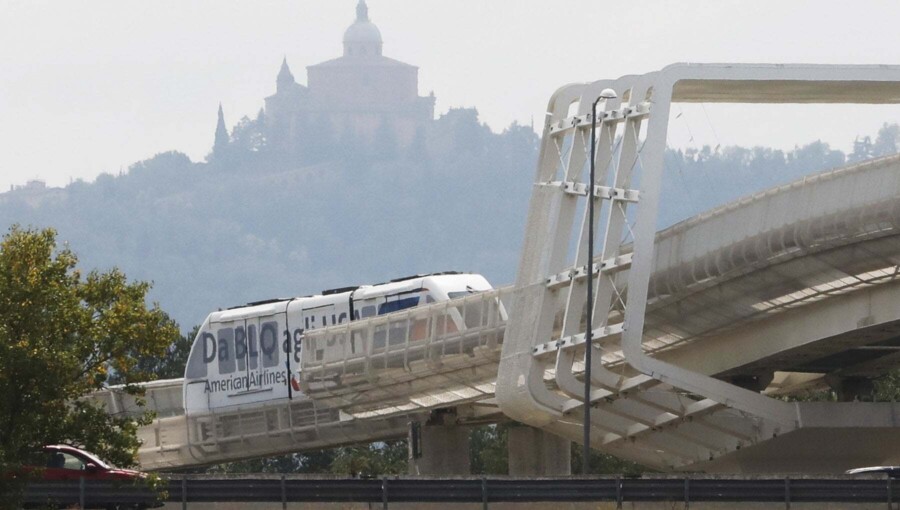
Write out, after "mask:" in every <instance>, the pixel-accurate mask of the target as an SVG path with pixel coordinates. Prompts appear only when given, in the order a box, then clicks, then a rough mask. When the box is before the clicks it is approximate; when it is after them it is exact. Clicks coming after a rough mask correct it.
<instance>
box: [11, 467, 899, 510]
mask: <svg viewBox="0 0 900 510" xmlns="http://www.w3.org/2000/svg"><path fill="white" fill-rule="evenodd" d="M895 485H896V484H895V483H894V480H891V479H890V478H609V477H605V478H598V477H578V478H505V477H504V478H473V477H467V478H440V479H439V478H381V479H355V478H354V479H348V478H309V477H303V478H299V477H296V476H280V477H279V476H277V475H276V476H271V475H251V476H243V477H240V478H238V477H211V476H208V475H187V476H181V477H171V478H168V479H167V480H165V481H164V483H163V488H164V489H165V490H167V492H168V494H167V496H166V497H165V498H164V499H163V500H162V501H167V502H170V503H182V506H183V508H187V507H188V503H211V502H269V503H279V502H280V503H282V506H283V508H286V505H287V504H288V503H293V502H307V503H312V502H318V503H328V502H333V503H348V502H359V503H376V504H377V503H381V504H382V507H383V508H388V505H389V503H482V504H483V507H484V508H488V505H489V504H490V503H492V502H497V503H499V502H540V501H558V502H592V501H610V502H612V501H615V502H618V503H619V504H622V503H625V502H653V501H670V502H682V501H683V502H684V503H686V504H689V503H691V502H771V503H780V502H783V503H784V504H785V506H786V507H787V508H789V507H790V504H791V503H792V502H793V503H809V502H837V503H885V504H886V505H887V508H888V509H891V508H894V505H893V503H894V494H893V493H894V490H896V488H897V487H895ZM48 501H56V502H59V503H63V504H69V505H72V504H75V505H80V506H81V507H82V508H90V507H92V506H101V507H102V506H109V505H114V504H119V505H148V504H151V505H152V504H153V503H155V502H156V503H157V504H162V501H158V502H157V500H156V498H155V497H153V495H152V492H151V491H150V489H147V488H145V487H138V486H133V485H129V484H122V483H118V484H117V483H115V482H95V481H91V482H84V481H71V482H35V483H33V484H31V485H29V487H28V490H27V494H26V502H27V503H29V504H44V503H47V502H48Z"/></svg>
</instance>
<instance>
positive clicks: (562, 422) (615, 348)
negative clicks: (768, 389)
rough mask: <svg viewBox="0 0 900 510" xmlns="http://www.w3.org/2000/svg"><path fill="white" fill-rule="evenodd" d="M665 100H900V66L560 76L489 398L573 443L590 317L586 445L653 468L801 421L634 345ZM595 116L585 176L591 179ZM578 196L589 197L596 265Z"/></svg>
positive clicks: (647, 271) (798, 414) (690, 460)
mask: <svg viewBox="0 0 900 510" xmlns="http://www.w3.org/2000/svg"><path fill="white" fill-rule="evenodd" d="M607 88H610V89H612V90H614V91H615V92H616V93H617V95H618V99H607V100H605V101H601V102H600V103H599V105H602V107H603V110H602V111H598V112H597V116H596V119H595V118H593V117H592V115H591V105H592V104H593V103H594V102H595V101H597V99H598V97H599V95H600V93H601V91H603V90H604V89H607ZM672 102H735V103H897V102H900V67H875V66H802V65H794V66H773V65H691V64H676V65H673V66H669V67H667V68H665V69H663V70H661V71H658V72H654V73H649V74H646V75H641V76H626V77H623V78H620V79H618V80H602V81H597V82H594V83H590V84H584V85H580V84H576V85H568V86H565V87H562V88H561V89H559V90H558V91H557V92H556V93H555V94H554V95H553V96H552V97H551V99H550V102H549V105H548V108H547V112H548V113H547V119H546V122H545V126H544V133H543V138H542V144H541V152H540V157H539V161H538V168H537V173H536V176H535V187H534V189H533V192H532V198H531V202H530V206H529V213H528V220H527V226H526V235H525V242H524V246H523V252H522V257H521V259H520V264H519V269H518V273H517V279H516V287H515V290H514V296H513V297H514V299H513V305H512V308H511V309H510V310H509V322H508V325H507V330H506V334H505V340H504V343H503V347H502V356H501V361H500V367H499V372H498V376H497V400H498V402H499V405H500V407H501V409H502V410H503V412H504V413H505V414H507V415H509V416H510V417H512V418H513V419H515V420H518V421H521V422H524V423H527V424H529V425H531V426H535V427H541V428H544V429H546V430H548V431H550V432H552V433H554V434H558V435H561V436H563V437H567V438H569V439H572V440H574V441H581V439H582V438H581V434H580V428H579V426H577V425H578V420H579V419H580V418H581V417H583V415H584V413H583V408H584V405H585V402H584V393H583V390H582V389H583V388H584V366H585V357H586V356H585V352H586V348H587V347H586V342H585V338H586V336H587V335H586V331H585V329H586V328H585V324H586V323H587V322H588V321H587V315H586V314H587V313H591V314H592V322H593V324H594V326H593V328H594V331H593V334H592V345H591V347H590V348H591V349H594V351H593V355H592V356H591V385H592V387H593V390H592V391H591V398H590V400H591V401H590V405H591V406H592V408H593V409H594V410H595V411H594V412H592V413H590V415H591V422H592V426H593V429H594V433H593V434H592V436H591V443H592V446H594V447H597V448H601V449H604V448H605V449H607V450H609V451H614V452H615V453H616V454H617V455H622V456H625V457H629V458H632V459H634V460H637V461H639V462H643V463H645V464H651V465H653V466H655V467H657V468H662V469H676V468H679V467H683V466H687V465H696V464H697V463H701V462H705V461H709V460H712V459H715V458H717V457H720V456H722V455H726V454H728V453H729V452H734V451H736V450H737V449H739V448H742V447H746V446H748V445H753V444H758V443H760V442H764V441H766V440H768V439H771V438H773V437H775V436H778V435H781V434H785V433H788V432H790V431H792V430H795V429H798V428H800V427H802V426H803V425H804V424H803V416H802V415H803V412H802V409H801V406H798V405H797V404H793V403H787V402H783V401H781V400H775V399H772V398H769V397H767V396H764V395H762V394H760V393H758V392H754V391H750V390H747V389H743V388H740V387H738V386H735V385H733V384H730V383H728V382H726V381H722V380H719V379H715V378H713V377H710V376H708V375H705V374H703V373H699V372H696V371H692V370H689V369H686V368H683V367H681V366H678V365H675V364H672V363H669V362H665V361H663V360H662V359H660V358H657V357H654V356H653V355H651V354H648V352H647V347H646V346H645V345H643V333H644V316H645V314H646V309H647V297H648V284H649V279H650V275H651V272H652V270H653V248H654V238H655V234H656V215H657V205H658V201H659V195H660V192H661V189H660V187H661V174H662V169H663V156H664V151H665V148H666V134H667V128H668V122H669V109H670V105H671V103H672ZM592 125H596V131H597V134H598V136H597V146H596V147H594V149H595V151H594V153H595V161H594V163H595V165H596V169H597V172H596V180H595V181H594V182H587V181H588V180H589V179H588V178H587V175H588V172H587V168H588V166H589V156H590V154H591V147H590V137H589V135H590V130H591V127H592ZM587 200H593V201H594V204H595V207H593V209H594V211H595V213H594V217H593V224H594V225H595V228H597V230H596V231H595V232H594V233H593V234H594V237H595V239H598V240H599V243H598V245H597V246H596V247H595V248H596V249H597V250H596V253H597V254H598V255H597V256H595V258H594V260H588V255H587V253H588V246H587V242H588V241H587V240H588V238H589V235H590V234H591V233H590V232H589V231H588V225H589V224H590V223H591V221H589V218H588V217H587V214H588V213H587V211H588V210H589V208H588V207H587V206H586V204H587ZM579 216H580V217H579ZM576 221H579V224H578V226H576ZM570 248H574V252H571V250H570ZM588 278H592V279H594V280H595V282H596V283H595V285H593V288H594V289H595V290H594V296H593V303H594V306H593V310H586V307H585V303H586V301H587V299H586V288H587V281H588Z"/></svg>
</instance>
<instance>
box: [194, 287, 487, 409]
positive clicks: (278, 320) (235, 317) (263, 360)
mask: <svg viewBox="0 0 900 510" xmlns="http://www.w3.org/2000/svg"><path fill="white" fill-rule="evenodd" d="M491 288H492V287H491V285H490V284H489V283H488V281H487V280H486V279H485V278H484V277H483V276H481V275H478V274H468V273H455V272H448V273H436V274H430V275H416V276H411V277H406V278H398V279H396V280H391V281H390V282H388V283H383V284H378V285H365V286H361V287H347V288H341V289H333V290H328V291H324V292H323V293H322V294H321V295H316V296H306V297H297V298H291V299H274V300H270V301H264V302H257V303H250V304H248V305H246V306H240V307H235V308H230V309H228V310H222V311H218V312H213V313H211V314H210V315H209V316H208V317H207V318H206V321H205V322H204V323H203V326H202V327H201V328H200V331H199V332H198V333H197V337H196V338H195V339H194V344H193V346H192V347H191V353H190V355H189V357H188V362H187V366H186V367H185V374H184V407H185V413H186V414H188V415H198V414H206V413H209V412H214V411H218V410H226V409H228V408H238V407H240V406H247V405H256V404H258V403H259V402H264V401H269V400H274V399H287V398H291V399H293V398H305V397H304V395H303V394H302V393H301V392H300V386H299V384H298V382H297V381H298V380H299V377H298V371H299V369H300V359H301V357H300V354H301V347H302V343H303V342H302V340H303V334H304V332H305V331H309V330H313V329H317V328H323V327H326V326H333V325H337V324H343V323H346V322H347V321H356V320H365V319H367V318H371V317H376V316H379V315H384V314H387V313H391V312H396V311H399V310H404V309H407V308H412V307H415V306H420V305H425V304H429V303H435V302H439V301H447V300H450V299H454V298H458V297H463V296H466V295H469V294H472V293H477V292H483V291H487V290H491ZM461 327H464V325H461Z"/></svg>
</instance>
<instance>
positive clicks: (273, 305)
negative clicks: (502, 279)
mask: <svg viewBox="0 0 900 510" xmlns="http://www.w3.org/2000/svg"><path fill="white" fill-rule="evenodd" d="M466 275H475V273H466V272H461V271H442V272H438V273H427V274H415V275H410V276H403V277H400V278H394V279H393V280H390V281H388V282H383V283H376V284H374V285H358V286H348V287H338V288H334V289H326V290H323V291H322V293H321V294H315V295H311V296H298V297H293V298H272V299H263V300H260V301H252V302H250V303H247V304H245V305H238V306H232V307H230V308H227V309H226V310H219V311H218V312H214V313H213V314H212V315H210V320H212V321H216V322H218V321H228V320H236V319H241V318H243V317H245V316H246V317H250V316H254V317H255V316H259V315H269V314H273V313H280V312H283V311H285V307H286V306H287V304H288V303H289V302H291V301H305V300H309V299H316V298H331V299H327V300H324V301H323V303H322V304H328V303H330V302H337V301H339V300H340V299H342V298H343V295H344V294H349V293H351V292H353V293H354V294H355V295H358V296H359V298H360V299H366V298H369V297H373V296H379V295H383V294H387V293H396V292H402V291H405V290H414V289H416V288H419V287H421V282H420V281H417V280H422V279H425V278H429V277H434V276H466ZM301 305H302V303H301Z"/></svg>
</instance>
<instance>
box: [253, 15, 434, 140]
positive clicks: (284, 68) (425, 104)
mask: <svg viewBox="0 0 900 510" xmlns="http://www.w3.org/2000/svg"><path fill="white" fill-rule="evenodd" d="M343 43H344V54H343V56H341V57H338V58H335V59H332V60H328V61H326V62H322V63H320V64H315V65H311V66H308V67H307V68H306V72H307V85H305V86H304V85H301V84H299V83H297V82H296V80H295V79H294V75H293V73H291V70H290V67H288V63H287V58H285V59H284V61H282V63H281V69H280V71H279V72H278V77H277V78H276V80H275V84H276V89H275V94H274V95H271V96H269V97H267V98H266V99H265V115H264V122H265V126H264V129H265V134H266V140H267V145H268V147H269V148H270V149H274V150H276V151H279V152H287V153H293V152H295V151H303V150H304V148H305V147H310V146H311V144H315V145H318V146H320V145H323V144H325V145H328V144H336V143H341V142H343V141H352V142H353V143H356V144H359V143H365V144H387V143H389V144H392V145H394V146H395V147H397V148H404V147H408V146H409V145H410V144H412V143H413V140H414V138H415V136H416V133H417V132H418V131H420V130H423V129H427V128H428V127H429V126H430V125H431V123H432V122H433V120H434V101H435V98H434V94H431V95H429V96H425V97H422V96H419V77H418V72H419V69H418V67H416V66H413V65H409V64H406V63H403V62H400V61H398V60H394V59H392V58H389V57H386V56H384V55H383V54H382V46H383V41H382V38H381V31H379V30H378V27H377V26H375V24H374V23H372V21H371V20H370V19H369V9H368V6H367V5H366V2H365V0H359V4H358V5H357V6H356V20H355V21H354V22H353V24H352V25H350V27H349V28H347V30H346V31H345V32H344V40H343Z"/></svg>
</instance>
